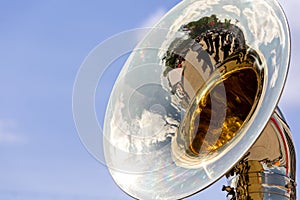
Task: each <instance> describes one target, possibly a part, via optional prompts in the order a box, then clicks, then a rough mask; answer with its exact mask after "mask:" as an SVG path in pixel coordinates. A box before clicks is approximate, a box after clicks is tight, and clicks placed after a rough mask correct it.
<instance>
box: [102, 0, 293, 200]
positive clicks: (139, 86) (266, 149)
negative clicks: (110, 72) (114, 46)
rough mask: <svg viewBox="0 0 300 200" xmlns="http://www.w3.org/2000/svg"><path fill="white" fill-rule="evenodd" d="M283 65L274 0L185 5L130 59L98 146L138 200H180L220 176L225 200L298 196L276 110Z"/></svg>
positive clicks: (284, 42)
mask: <svg viewBox="0 0 300 200" xmlns="http://www.w3.org/2000/svg"><path fill="white" fill-rule="evenodd" d="M289 59H290V33H289V27H288V24H287V20H286V17H285V15H284V12H283V10H282V9H281V7H280V5H279V4H278V2H277V1H275V0H265V1H261V0H184V1H182V2H181V3H179V4H178V5H177V6H175V7H174V8H173V9H172V10H171V11H169V12H168V13H167V14H166V15H165V16H164V17H163V18H162V19H161V20H160V21H159V22H158V23H157V25H156V26H155V27H154V28H153V29H151V31H150V32H148V33H147V35H146V36H145V37H144V38H143V40H142V41H141V42H140V43H139V44H138V45H137V47H136V48H135V49H134V50H133V52H132V53H131V55H130V56H129V58H128V60H127V62H126V63H125V65H124V67H123V68H122V71H121V72H120V75H119V77H118V79H117V81H116V83H115V86H114V88H113V91H112V93H111V96H110V100H109V103H108V106H107V111H106V116H105V122H104V133H103V146H104V155H105V160H106V164H107V166H108V169H109V171H110V174H111V176H112V177H113V179H114V181H115V182H116V184H117V185H118V186H119V187H120V188H121V189H122V190H123V191H124V192H125V193H127V194H128V195H130V196H132V197H133V198H136V199H143V200H144V199H170V200H174V199H182V198H185V197H188V196H191V195H193V194H195V193H197V192H199V191H202V190H204V189H205V188H207V187H209V186H210V185H212V184H213V183H215V182H216V181H217V180H219V179H220V178H221V177H223V176H226V178H227V180H228V185H227V186H223V188H220V190H221V189H222V190H223V191H226V192H227V195H226V196H227V198H228V199H232V200H244V199H245V200H246V199H247V200H248V199H254V200H259V199H296V184H295V177H296V176H295V171H296V162H295V160H296V159H295V149H294V145H293V141H292V136H291V133H290V130H289V127H288V125H287V124H286V121H285V119H284V117H283V115H282V113H281V111H280V110H279V108H278V107H277V103H278V101H279V98H280V95H281V92H282V90H283V87H284V83H285V80H286V76H287V72H288V68H289Z"/></svg>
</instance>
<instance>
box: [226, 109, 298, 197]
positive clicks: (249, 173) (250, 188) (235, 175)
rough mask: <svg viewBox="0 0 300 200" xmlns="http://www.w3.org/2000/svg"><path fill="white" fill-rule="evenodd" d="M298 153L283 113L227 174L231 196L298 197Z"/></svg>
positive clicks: (228, 189) (276, 114)
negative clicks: (296, 180)
mask: <svg viewBox="0 0 300 200" xmlns="http://www.w3.org/2000/svg"><path fill="white" fill-rule="evenodd" d="M295 169H296V156H295V148H294V143H293V139H292V137H291V133H290V130H289V127H288V126H287V124H286V122H285V121H284V119H283V118H282V116H281V115H280V113H279V112H277V111H276V112H275V113H274V114H273V115H272V117H271V119H270V121H269V122H268V125H267V126H266V128H265V129H264V131H263V132H262V134H261V135H260V136H259V138H258V140H257V141H256V142H255V144H254V145H253V146H252V147H251V149H250V150H249V152H248V153H247V154H246V156H244V158H243V159H242V160H241V161H240V162H239V163H238V164H237V165H236V166H235V167H234V168H233V169H232V170H231V171H230V173H228V174H227V175H226V177H227V179H228V182H229V183H230V184H229V186H227V187H226V186H224V187H223V190H226V191H227V192H228V195H227V197H228V199H230V200H240V199H241V200H242V199H255V200H259V199H262V200H263V199H272V200H273V199H280V200H283V199H293V200H295V199H296V184H295V178H296V176H295Z"/></svg>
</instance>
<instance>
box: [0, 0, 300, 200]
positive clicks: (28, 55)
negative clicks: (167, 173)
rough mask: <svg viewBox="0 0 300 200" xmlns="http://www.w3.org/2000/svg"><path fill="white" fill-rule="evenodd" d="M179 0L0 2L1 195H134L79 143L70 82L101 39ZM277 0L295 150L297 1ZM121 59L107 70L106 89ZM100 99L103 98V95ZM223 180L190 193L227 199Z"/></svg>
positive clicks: (149, 19) (150, 19)
mask: <svg viewBox="0 0 300 200" xmlns="http://www.w3.org/2000/svg"><path fill="white" fill-rule="evenodd" d="M178 2H180V1H179V0H174V1H161V0H151V1H141V0H128V1H114V0H111V1H92V0H91V1H83V0H81V1H79V0H72V1H65V0H62V1H58V0H53V1H43V0H41V1H38V0H27V1H20V0H19V1H17V0H10V1H4V0H3V1H0V91H1V96H0V199H6V200H10V199H13V200H18V199H20V200H29V199H30V200H32V199H46V200H47V199H63V200H67V199H72V200H77V199H78V200H94V199H95V200H96V199H97V200H99V199H131V198H129V197H127V196H126V195H125V194H124V193H123V192H122V191H121V190H120V189H119V188H118V187H117V186H116V185H115V184H114V182H113V180H112V179H111V177H110V175H109V173H108V171H107V169H106V168H105V166H103V165H102V164H100V163H99V162H98V161H97V160H95V159H94V158H93V157H92V156H91V155H90V154H89V153H88V152H87V151H86V149H85V148H84V146H83V145H82V144H81V142H80V139H79V137H78V135H77V132H76V128H75V125H74V121H73V116H72V90H73V84H74V81H75V78H76V73H77V71H78V70H79V67H80V65H81V64H82V62H83V60H84V58H85V57H86V56H87V55H88V54H89V52H90V51H91V50H92V49H93V48H94V47H96V46H97V45H98V44H99V43H100V42H102V41H104V40H105V39H107V38H108V37H110V36H112V35H114V34H118V33H119V32H122V31H125V30H128V29H133V28H139V27H149V26H152V25H153V24H154V23H155V22H156V21H157V20H158V19H159V18H160V17H161V16H162V15H163V14H164V13H165V12H167V11H168V10H170V9H171V8H172V7H173V6H174V5H176V4H177V3H178ZM280 2H281V3H282V6H283V8H284V10H285V12H286V15H287V18H288V20H289V24H290V28H291V34H292V58H291V65H290V72H289V76H288V80H287V84H286V87H285V90H284V93H283V95H282V98H281V101H280V103H279V105H280V108H281V109H282V111H283V113H284V114H285V117H286V119H287V121H288V123H289V125H290V127H291V130H292V133H293V137H294V141H295V144H296V150H297V152H299V149H300V147H299V141H300V136H299V131H300V120H299V114H300V100H299V99H300V93H299V90H300V84H299V81H298V80H299V78H298V75H299V74H300V68H299V65H298V63H300V49H299V46H297V45H298V44H300V39H299V38H298V37H299V36H300V23H299V19H300V12H299V7H300V1H298V0H289V1H284V0H281V1H280ZM120 63H121V64H122V60H121V61H120ZM120 66H121V65H119V68H118V65H116V67H117V68H116V70H115V71H114V70H113V71H112V72H110V73H112V75H111V80H110V81H109V82H108V83H107V85H106V86H107V87H105V88H104V90H105V91H104V93H105V94H108V93H109V91H110V88H111V87H112V85H113V81H114V79H115V77H116V75H117V73H116V71H118V70H119V69H120ZM105 99H106V100H105ZM101 100H103V101H102V102H104V104H105V102H106V101H107V96H106V95H103V96H102V97H101ZM101 109H103V106H99V111H98V112H99V113H101ZM100 118H101V116H100ZM297 155H298V154H297ZM297 157H299V156H297ZM298 160H299V159H298ZM297 169H298V172H300V170H299V167H297ZM298 183H299V179H298ZM222 184H225V182H224V180H221V181H220V182H219V183H218V184H216V185H214V186H213V187H212V188H209V189H207V190H206V191H204V192H202V193H200V194H197V195H195V196H194V197H191V198H188V199H204V200H205V199H225V193H222V192H221V191H220V190H221V185H222ZM218 191H220V192H218Z"/></svg>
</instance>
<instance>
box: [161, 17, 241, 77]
mask: <svg viewBox="0 0 300 200" xmlns="http://www.w3.org/2000/svg"><path fill="white" fill-rule="evenodd" d="M180 31H183V32H185V33H186V34H187V35H188V36H189V37H188V39H186V37H183V38H176V39H174V41H173V42H172V43H171V45H170V46H169V48H168V50H167V52H166V54H165V57H164V58H163V60H165V66H166V69H165V71H164V73H163V74H164V76H167V74H168V72H170V71H171V70H172V69H175V68H178V67H179V65H180V63H181V62H182V60H184V58H185V56H186V54H187V53H188V51H189V50H190V49H191V47H192V46H193V45H194V44H195V43H198V44H200V45H201V48H198V53H199V56H198V57H203V56H204V55H205V54H207V55H206V57H207V56H208V57H210V58H209V60H213V61H214V62H215V65H217V64H218V63H220V62H223V61H224V60H226V59H227V58H229V57H230V56H231V55H233V54H235V53H237V52H242V54H243V56H242V57H236V60H237V62H239V63H240V62H242V60H243V58H245V56H244V55H245V54H246V49H247V45H246V43H245V38H244V34H243V32H242V30H241V29H240V28H239V27H238V26H236V25H234V24H231V19H224V21H221V20H220V19H219V18H218V17H217V16H216V15H211V16H210V17H202V18H201V19H199V20H197V21H193V22H189V23H188V24H186V25H183V26H182V27H181V28H180ZM203 50H204V51H206V53H203ZM200 54H201V55H200ZM208 54H209V55H208ZM237 54H238V53H237ZM231 59H232V58H231ZM205 60H206V61H207V59H205ZM178 64H179V65H178ZM203 67H204V66H203ZM210 69H212V66H210ZM203 71H205V69H204V70H203ZM211 71H212V70H211Z"/></svg>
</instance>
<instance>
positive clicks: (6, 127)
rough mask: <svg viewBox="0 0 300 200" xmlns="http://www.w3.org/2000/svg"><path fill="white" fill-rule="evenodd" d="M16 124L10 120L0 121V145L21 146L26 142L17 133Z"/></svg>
mask: <svg viewBox="0 0 300 200" xmlns="http://www.w3.org/2000/svg"><path fill="white" fill-rule="evenodd" d="M16 127H17V126H16V123H15V122H14V121H12V120H3V119H0V144H9V145H11V144H22V143H25V142H26V139H25V137H24V136H23V135H21V134H19V133H17V132H16V131H15V130H16Z"/></svg>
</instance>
